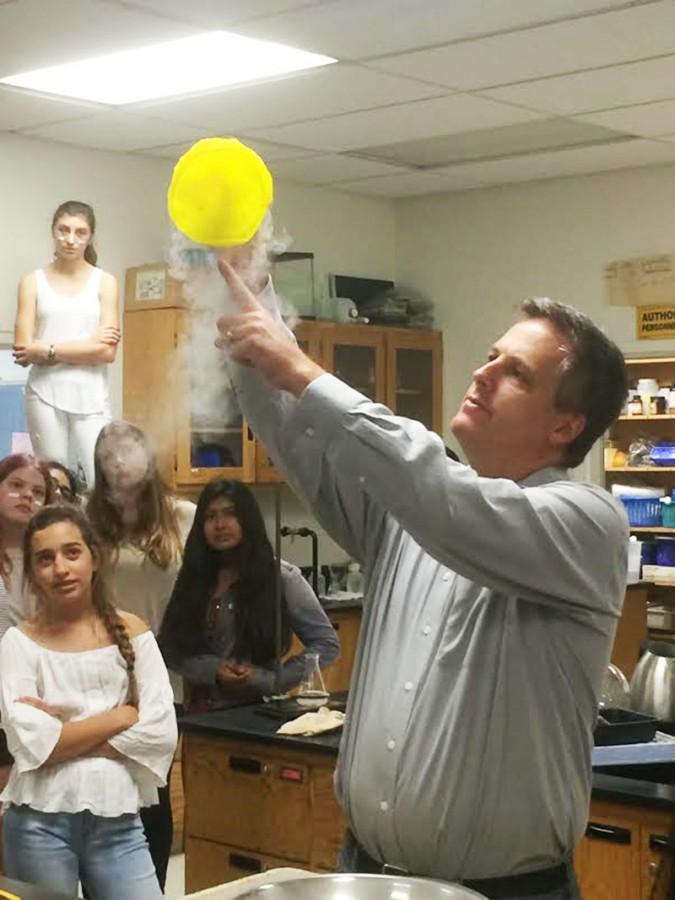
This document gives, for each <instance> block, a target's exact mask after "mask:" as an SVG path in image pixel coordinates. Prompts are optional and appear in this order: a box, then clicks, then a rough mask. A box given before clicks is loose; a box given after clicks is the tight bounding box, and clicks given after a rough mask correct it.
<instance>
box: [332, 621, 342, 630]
mask: <svg viewBox="0 0 675 900" xmlns="http://www.w3.org/2000/svg"><path fill="white" fill-rule="evenodd" d="M330 624H331V625H332V626H333V628H334V630H335V631H339V630H340V623H339V622H331V623H330Z"/></svg>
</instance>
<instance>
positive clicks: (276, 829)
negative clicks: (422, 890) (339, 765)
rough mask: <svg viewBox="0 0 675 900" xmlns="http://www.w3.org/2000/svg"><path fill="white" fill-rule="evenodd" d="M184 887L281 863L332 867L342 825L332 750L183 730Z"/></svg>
mask: <svg viewBox="0 0 675 900" xmlns="http://www.w3.org/2000/svg"><path fill="white" fill-rule="evenodd" d="M183 741H184V746H183V760H184V767H183V778H184V782H185V834H186V840H185V854H186V860H185V862H186V867H185V873H186V890H187V892H188V893H190V892H193V891H197V890H202V889H204V888H207V887H211V886H212V885H216V884H221V883H223V882H225V881H232V880H234V879H235V878H241V877H242V876H243V875H251V874H254V873H256V872H262V871H265V869H267V868H273V867H276V866H288V865H292V866H299V867H301V868H308V869H312V870H315V871H330V870H333V869H334V867H335V863H336V860H337V854H338V852H339V849H340V846H341V843H342V840H343V837H344V831H345V820H344V815H343V813H342V811H341V810H340V808H339V807H338V805H337V802H336V800H335V797H334V794H333V769H334V767H335V756H334V755H333V754H331V753H317V752H316V751H311V750H307V751H305V750H297V749H286V748H285V747H279V746H273V745H267V744H263V743H260V742H254V741H237V740H231V739H229V738H221V737H210V736H202V735H195V734H190V733H188V734H186V735H185V736H184V738H183Z"/></svg>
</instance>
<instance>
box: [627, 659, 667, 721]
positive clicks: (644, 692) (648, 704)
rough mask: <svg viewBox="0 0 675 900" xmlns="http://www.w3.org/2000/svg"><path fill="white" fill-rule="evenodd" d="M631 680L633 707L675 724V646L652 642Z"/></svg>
mask: <svg viewBox="0 0 675 900" xmlns="http://www.w3.org/2000/svg"><path fill="white" fill-rule="evenodd" d="M645 647H646V650H645V652H644V654H643V655H642V656H641V658H640V661H639V662H638V664H637V666H636V668H635V671H634V672H633V677H632V678H631V680H630V696H631V706H632V707H633V709H635V710H637V711H638V712H643V713H647V714H648V715H651V716H655V717H656V718H657V719H661V720H662V721H666V722H672V721H675V645H674V644H668V643H666V642H665V641H648V642H647V643H646V645H645Z"/></svg>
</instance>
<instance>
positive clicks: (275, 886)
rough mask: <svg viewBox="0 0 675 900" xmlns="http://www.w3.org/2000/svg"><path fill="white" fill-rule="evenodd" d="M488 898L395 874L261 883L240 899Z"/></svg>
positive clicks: (438, 883)
mask: <svg viewBox="0 0 675 900" xmlns="http://www.w3.org/2000/svg"><path fill="white" fill-rule="evenodd" d="M246 898H251V900H485V897H484V896H483V894H477V893H476V892H475V891H470V890H469V889H468V888H465V887H461V886H460V885H454V884H447V883H446V882H442V881H435V880H433V879H431V878H404V877H398V876H393V875H317V876H316V877H314V878H299V879H297V880H296V879H294V880H293V881H282V882H277V883H269V884H262V885H260V887H257V888H254V889H253V890H252V891H248V892H247V893H245V894H242V895H241V897H240V898H239V900H246Z"/></svg>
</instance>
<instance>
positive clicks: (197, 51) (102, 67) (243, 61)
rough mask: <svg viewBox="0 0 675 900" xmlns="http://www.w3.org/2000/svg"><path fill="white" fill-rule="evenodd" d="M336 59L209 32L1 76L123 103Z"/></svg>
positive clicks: (64, 93)
mask: <svg viewBox="0 0 675 900" xmlns="http://www.w3.org/2000/svg"><path fill="white" fill-rule="evenodd" d="M334 62H337V60H335V59H333V58H332V57H330V56H321V55H319V54H318V53H308V52H307V51H305V50H296V49H295V48H294V47H287V46H285V45H284V44H275V43H272V42H271V41H259V40H254V39H253V38H247V37H241V36H240V35H238V34H232V33H231V32H228V31H207V32H204V33H202V34H198V35H195V36H194V37H188V38H181V39H179V40H176V41H167V42H166V43H163V44H154V45H152V46H150V47H138V48H136V49H134V50H122V51H121V52H119V53H108V54H106V55H105V56H96V57H92V58H91V59H82V60H80V61H79V62H73V63H65V64H63V65H60V66H49V67H48V68H46V69H35V70H34V71H32V72H23V73H21V74H19V75H11V76H10V77H9V78H0V84H9V85H12V86H14V87H21V88H27V89H28V90H31V91H39V92H40V93H44V94H58V95H59V96H61V97H74V98H77V99H78V100H92V101H94V102H95V103H108V104H111V105H114V106H116V105H119V104H123V103H137V102H138V101H140V100H154V99H157V98H158V97H172V96H177V95H180V94H194V93H200V92H202V91H208V90H212V89H214V88H219V87H225V86H226V85H231V84H241V83H242V82H250V81H258V80H260V79H262V78H271V77H272V76H274V75H284V74H287V73H289V72H299V71H301V70H302V69H312V68H315V67H317V66H325V65H328V64H329V63H334Z"/></svg>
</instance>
